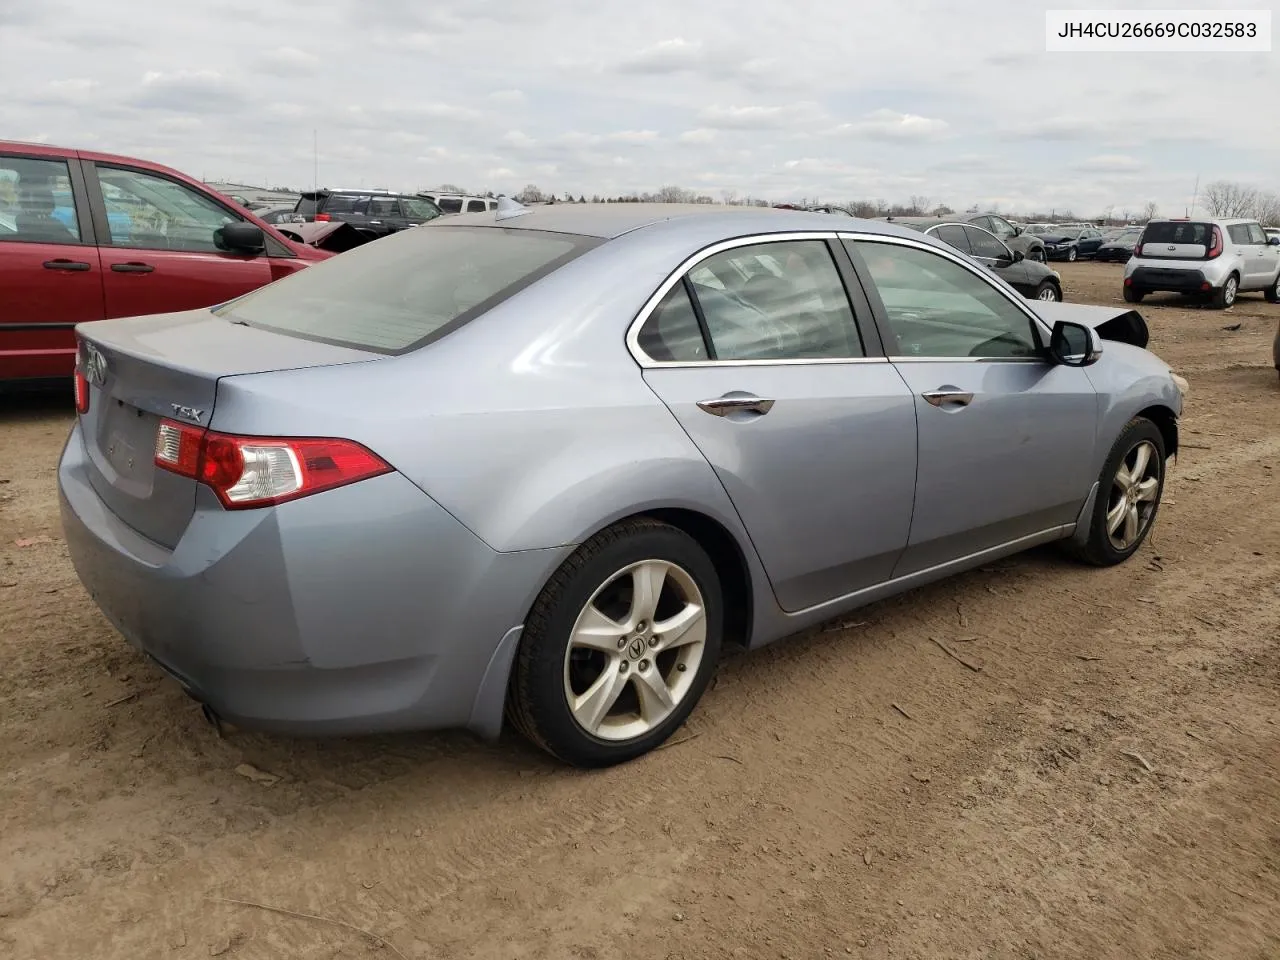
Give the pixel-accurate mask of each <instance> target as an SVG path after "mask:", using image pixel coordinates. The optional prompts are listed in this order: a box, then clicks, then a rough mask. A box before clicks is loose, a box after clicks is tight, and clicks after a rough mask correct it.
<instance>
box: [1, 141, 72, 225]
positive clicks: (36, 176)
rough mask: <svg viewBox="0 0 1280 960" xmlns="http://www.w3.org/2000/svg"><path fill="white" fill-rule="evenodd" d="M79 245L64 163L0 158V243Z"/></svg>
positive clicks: (28, 158) (25, 158)
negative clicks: (5, 241)
mask: <svg viewBox="0 0 1280 960" xmlns="http://www.w3.org/2000/svg"><path fill="white" fill-rule="evenodd" d="M4 240H10V241H18V242H25V243H79V242H80V220H79V218H78V217H77V215H76V203H75V199H74V198H73V196H72V193H71V179H70V176H69V174H68V171H67V164H66V161H65V160H46V159H36V158H34V157H0V241H4Z"/></svg>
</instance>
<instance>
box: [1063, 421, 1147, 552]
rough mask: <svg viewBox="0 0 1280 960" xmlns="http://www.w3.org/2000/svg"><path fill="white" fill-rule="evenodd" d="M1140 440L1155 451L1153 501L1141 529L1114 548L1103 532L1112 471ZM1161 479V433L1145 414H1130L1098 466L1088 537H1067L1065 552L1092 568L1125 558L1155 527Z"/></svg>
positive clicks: (1108, 503) (1109, 498)
mask: <svg viewBox="0 0 1280 960" xmlns="http://www.w3.org/2000/svg"><path fill="white" fill-rule="evenodd" d="M1144 441H1146V442H1149V443H1151V444H1152V445H1153V446H1154V447H1155V449H1156V452H1157V454H1158V460H1157V462H1158V464H1159V467H1158V469H1159V484H1158V486H1157V487H1156V499H1155V504H1154V506H1153V507H1152V509H1151V512H1150V514H1149V515H1148V517H1147V518H1146V522H1145V526H1143V527H1142V528H1141V531H1140V533H1139V535H1138V537H1137V539H1136V540H1134V542H1133V543H1132V544H1131V545H1130V546H1128V547H1127V548H1126V549H1117V548H1116V546H1115V544H1113V543H1112V542H1111V537H1110V536H1109V535H1108V533H1107V511H1108V510H1109V509H1110V507H1111V494H1112V489H1113V486H1114V484H1115V480H1116V472H1117V471H1118V470H1119V469H1120V465H1121V464H1122V463H1124V461H1125V459H1126V458H1127V457H1128V456H1129V455H1130V454H1131V453H1132V452H1133V451H1134V449H1135V448H1136V447H1137V446H1138V444H1140V443H1142V442H1144ZM1164 481H1165V449H1164V436H1163V434H1161V433H1160V428H1159V427H1157V426H1156V425H1155V424H1154V423H1152V422H1151V421H1150V420H1148V419H1147V418H1146V417H1134V418H1133V419H1132V420H1130V421H1129V422H1128V423H1127V424H1125V428H1124V429H1123V430H1121V431H1120V436H1119V437H1117V438H1116V442H1115V443H1114V444H1113V445H1112V447H1111V452H1110V454H1108V455H1107V462H1106V463H1105V464H1104V465H1103V467H1102V474H1101V475H1100V476H1099V477H1098V496H1097V498H1096V499H1095V501H1094V504H1093V513H1092V514H1091V516H1090V518H1089V532H1088V536H1087V537H1086V538H1085V539H1084V540H1083V542H1082V541H1080V540H1077V539H1075V538H1074V537H1073V538H1072V539H1071V540H1068V541H1067V543H1066V544H1065V546H1066V550H1067V552H1068V553H1070V554H1071V555H1072V556H1074V557H1075V558H1076V559H1077V560H1080V561H1082V562H1084V563H1089V564H1092V565H1093V566H1095V567H1110V566H1114V565H1115V564H1117V563H1123V562H1124V561H1125V560H1128V559H1129V558H1130V557H1131V556H1133V555H1134V554H1135V553H1136V552H1137V551H1138V548H1139V547H1141V546H1142V544H1143V543H1144V542H1145V541H1146V539H1147V536H1148V534H1150V533H1151V528H1152V527H1153V526H1155V522H1156V516H1157V515H1158V514H1159V512H1160V502H1161V499H1162V498H1163V496H1164Z"/></svg>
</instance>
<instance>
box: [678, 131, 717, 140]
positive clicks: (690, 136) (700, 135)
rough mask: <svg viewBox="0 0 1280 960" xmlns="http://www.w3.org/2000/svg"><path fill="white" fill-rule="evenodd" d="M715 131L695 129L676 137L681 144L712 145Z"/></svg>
mask: <svg viewBox="0 0 1280 960" xmlns="http://www.w3.org/2000/svg"><path fill="white" fill-rule="evenodd" d="M716 136H717V134H716V131H714V130H708V129H707V128H705V127H697V128H696V129H693V130H686V131H685V132H684V133H682V134H680V136H678V137H676V139H677V140H678V141H680V142H681V143H714V142H715V139H716Z"/></svg>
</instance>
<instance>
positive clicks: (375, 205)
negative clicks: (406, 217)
mask: <svg viewBox="0 0 1280 960" xmlns="http://www.w3.org/2000/svg"><path fill="white" fill-rule="evenodd" d="M369 216H371V217H400V216H401V213H400V201H399V200H397V199H396V198H395V197H373V198H372V199H371V200H370V201H369Z"/></svg>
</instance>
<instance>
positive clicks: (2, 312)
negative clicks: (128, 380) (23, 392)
mask: <svg viewBox="0 0 1280 960" xmlns="http://www.w3.org/2000/svg"><path fill="white" fill-rule="evenodd" d="M102 318H103V303H102V268H101V265H100V262H99V260H98V249H97V247H96V246H95V245H94V233H93V223H92V219H91V217H90V216H89V205H88V200H87V198H86V196H85V189H84V181H83V179H82V177H81V172H80V162H79V160H77V159H76V158H74V157H63V156H51V155H47V154H46V155H38V154H31V155H25V154H19V153H3V154H0V380H17V379H28V378H29V379H43V378H46V377H69V376H71V373H72V370H73V369H74V366H75V349H76V347H75V333H74V327H75V325H76V324H77V323H84V322H87V321H90V320H101V319H102Z"/></svg>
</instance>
